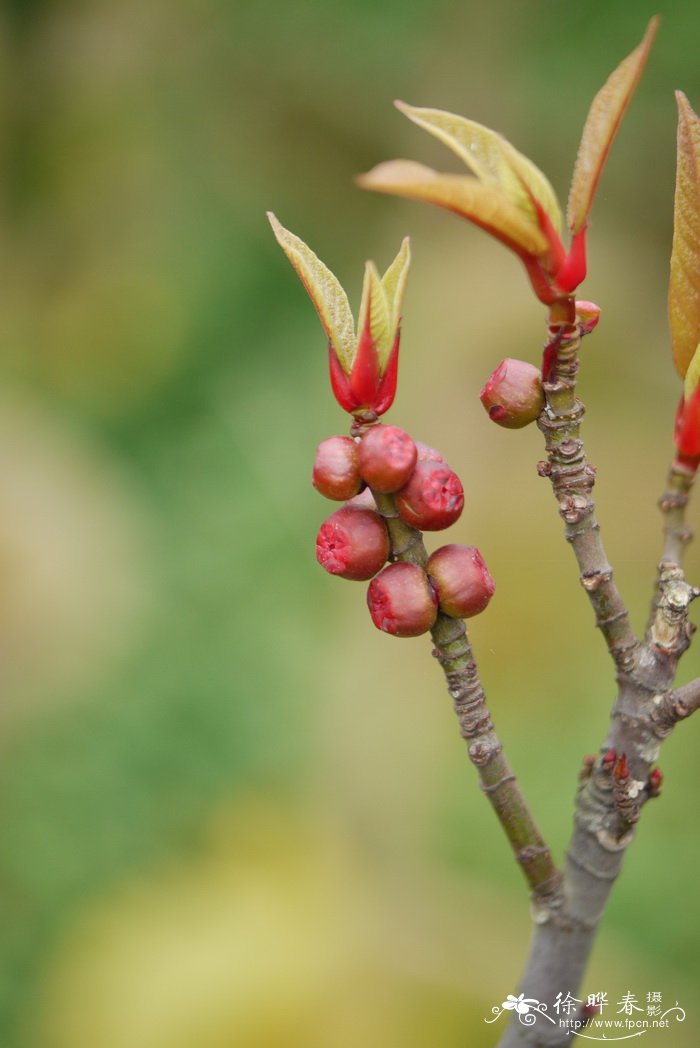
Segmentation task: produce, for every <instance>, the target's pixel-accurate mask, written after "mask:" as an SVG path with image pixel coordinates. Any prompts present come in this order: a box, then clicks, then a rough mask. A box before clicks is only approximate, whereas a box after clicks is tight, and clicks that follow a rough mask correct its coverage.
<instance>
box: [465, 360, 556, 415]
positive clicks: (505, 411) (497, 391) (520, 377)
mask: <svg viewBox="0 0 700 1048" xmlns="http://www.w3.org/2000/svg"><path fill="white" fill-rule="evenodd" d="M479 399H480V400H481V403H482V404H483V405H484V408H485V409H486V411H487V412H488V415H489V418H490V419H492V420H493V421H494V422H497V423H498V425H499V426H503V427H505V429H522V428H523V426H529V424H530V423H531V422H534V421H535V419H536V418H537V416H538V415H539V414H540V412H541V411H542V408H543V407H544V391H543V389H542V377H541V374H540V371H539V369H538V368H536V367H535V366H534V364H528V363H527V361H525V360H513V359H511V358H510V357H507V358H506V359H505V360H502V361H501V363H500V364H499V365H498V367H497V368H496V370H495V371H494V373H493V374H492V375H491V377H490V379H489V380H488V382H487V383H486V385H485V386H484V388H483V389H482V391H481V393H480V394H479Z"/></svg>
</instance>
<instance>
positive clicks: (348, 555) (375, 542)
mask: <svg viewBox="0 0 700 1048" xmlns="http://www.w3.org/2000/svg"><path fill="white" fill-rule="evenodd" d="M390 548H391V546H390V542H389V533H388V531H387V529H386V524H385V523H384V521H383V520H382V518H381V517H380V516H379V514H378V513H375V512H373V510H371V509H353V508H351V507H350V506H343V507H342V509H338V510H336V511H335V513H332V514H331V515H330V517H328V519H327V520H325V521H324V522H323V524H322V525H321V527H320V528H319V532H318V535H317V537H316V560H317V561H318V562H319V564H320V565H321V567H322V568H325V570H326V571H327V572H329V573H330V574H331V575H338V576H339V577H340V578H341V579H353V580H354V581H356V582H366V581H367V579H371V578H372V576H373V575H376V574H377V572H378V571H379V569H380V568H381V566H382V564H384V563H385V561H386V559H387V557H388V556H389V551H390Z"/></svg>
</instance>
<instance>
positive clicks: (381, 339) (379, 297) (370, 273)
mask: <svg viewBox="0 0 700 1048" xmlns="http://www.w3.org/2000/svg"><path fill="white" fill-rule="evenodd" d="M368 322H369V332H370V335H371V336H372V338H373V339H374V342H375V345H376V347H377V357H378V359H379V361H380V371H381V363H382V358H383V357H384V355H386V357H388V355H389V349H391V343H392V342H393V335H392V333H391V331H390V329H389V309H388V307H387V301H386V295H385V294H384V288H383V286H382V282H381V280H380V278H379V273H378V272H377V268H376V266H375V264H374V262H366V263H365V277H364V280H363V282H362V299H361V300H360V315H359V317H358V320H357V331H358V336H361V333H362V332H363V331H364V329H365V325H366V324H367V323H368ZM387 345H388V346H389V349H387V348H386V347H387Z"/></svg>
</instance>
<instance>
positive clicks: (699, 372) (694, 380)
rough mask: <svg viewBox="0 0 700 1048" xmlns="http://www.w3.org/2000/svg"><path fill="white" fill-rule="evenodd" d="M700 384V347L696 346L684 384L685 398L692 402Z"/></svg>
mask: <svg viewBox="0 0 700 1048" xmlns="http://www.w3.org/2000/svg"><path fill="white" fill-rule="evenodd" d="M699 384H700V346H696V349H695V352H694V354H693V358H692V360H691V361H690V364H689V365H688V370H687V371H686V373H685V379H684V382H683V396H684V397H685V399H686V400H690V398H691V397H692V395H693V393H694V392H695V390H696V389H697V388H698V385H699Z"/></svg>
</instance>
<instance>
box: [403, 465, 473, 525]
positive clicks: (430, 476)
mask: <svg viewBox="0 0 700 1048" xmlns="http://www.w3.org/2000/svg"><path fill="white" fill-rule="evenodd" d="M396 508H397V509H398V511H399V513H400V514H401V517H402V519H403V520H405V521H406V523H407V524H410V525H411V526H412V527H414V528H418V529H419V530H420V531H442V529H443V528H449V526H450V524H454V522H455V521H456V520H457V519H458V518H459V516H460V514H461V512H462V509H463V508H464V491H463V490H462V483H461V481H460V479H459V477H458V476H457V474H456V473H454V472H453V471H452V470H451V469H450V467H449V466H447V465H443V464H442V463H440V462H418V463H417V465H416V468H415V469H414V471H413V473H412V474H411V476H410V478H409V480H408V483H407V484H405V485H404V486H403V487H402V488H401V490H400V491H399V492H398V494H397V496H396Z"/></svg>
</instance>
